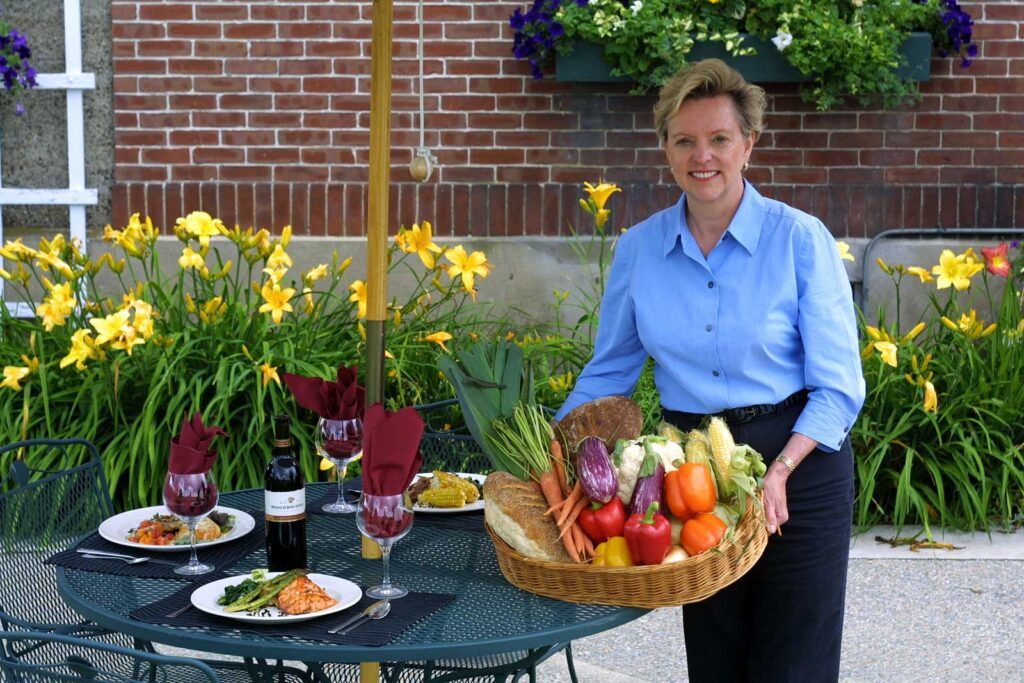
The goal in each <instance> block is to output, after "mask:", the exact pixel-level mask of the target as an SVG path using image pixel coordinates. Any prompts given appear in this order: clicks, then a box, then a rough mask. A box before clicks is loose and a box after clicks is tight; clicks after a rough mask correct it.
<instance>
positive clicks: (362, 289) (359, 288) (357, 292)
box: [348, 280, 366, 318]
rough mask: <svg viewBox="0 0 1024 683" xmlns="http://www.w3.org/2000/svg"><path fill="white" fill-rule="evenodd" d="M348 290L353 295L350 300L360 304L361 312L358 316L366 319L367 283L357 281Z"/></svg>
mask: <svg viewBox="0 0 1024 683" xmlns="http://www.w3.org/2000/svg"><path fill="white" fill-rule="evenodd" d="M348 289H349V291H350V292H352V294H350V295H349V297H348V300H349V301H354V302H356V303H358V304H359V311H358V313H357V316H358V317H360V318H365V317H366V283H365V282H363V281H362V280H356V281H355V282H353V283H352V284H350V285H349V286H348Z"/></svg>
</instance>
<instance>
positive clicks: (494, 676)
mask: <svg viewBox="0 0 1024 683" xmlns="http://www.w3.org/2000/svg"><path fill="white" fill-rule="evenodd" d="M415 408H416V410H417V411H419V413H420V415H422V416H423V418H424V421H425V422H426V424H427V427H426V430H425V431H424V434H423V440H422V441H421V443H420V453H421V454H422V456H423V469H424V470H432V469H440V470H445V471H447V472H471V473H476V474H486V473H488V472H490V471H491V469H492V468H491V463H490V460H488V459H487V456H486V455H484V454H483V452H482V451H481V450H480V447H479V446H478V445H477V442H476V439H474V438H473V436H472V435H471V434H470V433H469V430H467V429H466V428H465V427H461V428H456V429H451V428H450V426H449V425H451V424H460V423H461V421H462V419H461V417H460V414H459V402H458V400H457V399H448V400H444V401H438V402H436V403H428V404H423V405H418V406H415ZM560 651H564V652H565V661H566V664H567V665H568V667H569V676H570V678H571V679H572V680H573V682H574V683H575V681H576V680H577V678H576V668H575V666H574V664H573V658H572V643H560V644H558V645H554V646H552V647H550V648H542V649H538V650H532V651H526V650H523V651H518V652H508V653H505V654H501V655H492V656H487V657H467V658H464V659H450V660H442V661H435V662H397V663H381V679H382V680H384V681H388V683H418V682H419V681H433V682H434V683H449V682H453V681H459V682H460V683H489V682H490V681H495V682H497V681H505V680H509V679H511V680H512V681H518V680H520V679H521V678H523V677H524V676H525V677H528V679H529V680H530V681H535V680H536V675H537V672H536V666H537V665H538V664H540V663H541V662H543V661H545V660H546V659H548V658H549V657H551V656H553V655H555V654H557V653H558V652H560ZM324 673H325V674H326V675H327V676H329V677H330V680H331V681H334V682H335V683H338V682H342V681H343V682H345V683H349V682H352V683H356V682H357V681H358V680H359V679H358V672H353V671H352V670H351V669H347V668H343V667H340V666H333V665H327V666H325V667H324Z"/></svg>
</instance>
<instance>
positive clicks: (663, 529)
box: [624, 501, 672, 564]
mask: <svg viewBox="0 0 1024 683" xmlns="http://www.w3.org/2000/svg"><path fill="white" fill-rule="evenodd" d="M658 507H659V505H658V502H657V501H655V502H653V503H651V504H650V505H649V506H647V514H644V515H641V514H640V513H639V512H638V513H636V514H634V515H630V517H629V519H628V520H626V528H625V531H624V534H625V536H626V544H627V545H628V546H629V556H630V558H632V560H633V564H661V561H662V560H664V559H665V555H667V554H668V551H669V549H670V548H671V547H672V524H671V523H670V522H669V521H668V518H667V517H665V516H664V515H659V514H658Z"/></svg>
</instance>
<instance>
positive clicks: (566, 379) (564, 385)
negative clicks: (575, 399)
mask: <svg viewBox="0 0 1024 683" xmlns="http://www.w3.org/2000/svg"><path fill="white" fill-rule="evenodd" d="M548 386H550V387H551V389H552V390H553V391H554V392H555V393H557V394H567V393H569V390H570V389H572V373H571V372H567V373H565V374H564V375H556V376H554V377H548Z"/></svg>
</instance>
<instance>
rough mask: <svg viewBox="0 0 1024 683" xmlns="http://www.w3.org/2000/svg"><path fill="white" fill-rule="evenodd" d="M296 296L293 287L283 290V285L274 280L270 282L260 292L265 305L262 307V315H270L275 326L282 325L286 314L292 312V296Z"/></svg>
mask: <svg viewBox="0 0 1024 683" xmlns="http://www.w3.org/2000/svg"><path fill="white" fill-rule="evenodd" d="M294 294H295V290H294V289H292V288H291V287H289V288H287V289H281V285H280V284H279V283H277V282H274V281H273V280H268V281H267V283H266V284H265V285H263V289H261V290H260V295H261V296H262V297H263V300H264V301H266V303H265V304H263V305H262V306H260V313H267V312H269V313H270V317H271V319H272V320H273V321H274V324H280V323H281V318H282V317H284V314H285V312H287V311H291V310H292V305H291V304H290V303H288V302H289V301H290V300H291V298H292V296H293V295H294Z"/></svg>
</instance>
